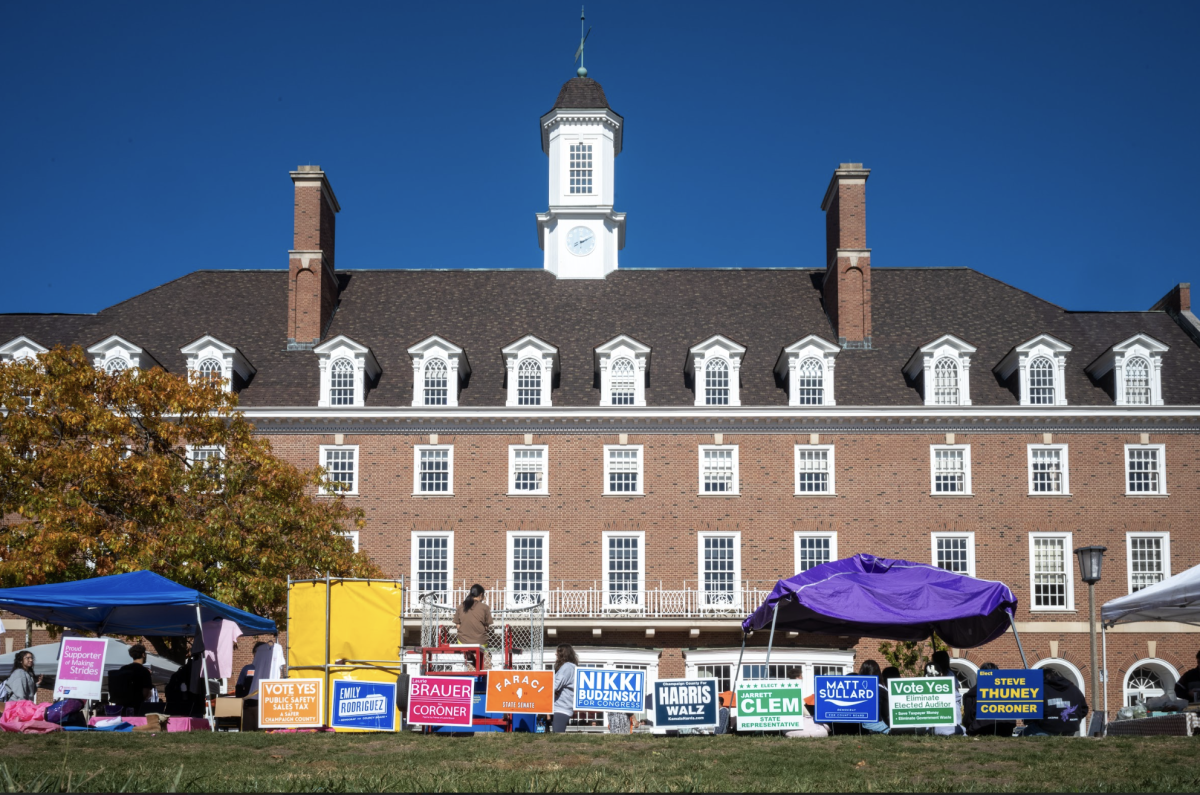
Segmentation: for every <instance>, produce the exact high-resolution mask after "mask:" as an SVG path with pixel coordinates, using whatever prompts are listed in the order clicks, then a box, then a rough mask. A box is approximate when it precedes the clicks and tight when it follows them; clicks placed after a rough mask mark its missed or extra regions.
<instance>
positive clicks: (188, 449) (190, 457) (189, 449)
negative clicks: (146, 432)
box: [121, 444, 358, 494]
mask: <svg viewBox="0 0 1200 795" xmlns="http://www.w3.org/2000/svg"><path fill="white" fill-rule="evenodd" d="M197 450H217V451H218V452H219V453H220V455H219V456H218V460H220V461H225V460H226V455H225V445H223V444H189V445H184V451H185V452H184V455H185V456H186V458H187V465H188V468H189V469H190V468H191V467H193V466H195V465H196V451H197ZM130 453H131V451H130V450H129V448H128V447H126V448H125V449H124V451H123V452H122V454H121V458H129V456H130ZM206 460H207V459H206ZM354 469H355V477H356V478H357V475H358V460H357V457H356V458H355V462H354ZM217 480H218V481H219V483H220V485H219V486H217V487H216V488H214V489H210V490H209V491H210V493H217V494H219V493H220V492H222V491H224V490H225V485H224V484H225V473H224V472H220V473H219V474H218V476H217Z"/></svg>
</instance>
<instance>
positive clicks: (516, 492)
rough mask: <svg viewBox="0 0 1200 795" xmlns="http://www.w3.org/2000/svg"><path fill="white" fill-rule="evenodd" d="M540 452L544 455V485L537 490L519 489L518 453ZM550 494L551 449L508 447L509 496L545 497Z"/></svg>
mask: <svg viewBox="0 0 1200 795" xmlns="http://www.w3.org/2000/svg"><path fill="white" fill-rule="evenodd" d="M518 450H540V451H541V453H542V485H541V488H539V489H537V490H529V489H518V488H517V451H518ZM549 493H550V447H549V446H548V445H544V444H510V445H509V446H508V496H510V497H545V496H546V495H548V494H549Z"/></svg>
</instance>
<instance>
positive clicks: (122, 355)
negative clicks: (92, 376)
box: [87, 334, 148, 372]
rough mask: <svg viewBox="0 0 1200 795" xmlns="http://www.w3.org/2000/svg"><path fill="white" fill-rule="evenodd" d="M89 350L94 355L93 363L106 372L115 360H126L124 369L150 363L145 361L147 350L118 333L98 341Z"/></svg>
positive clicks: (132, 368) (134, 368) (136, 368)
mask: <svg viewBox="0 0 1200 795" xmlns="http://www.w3.org/2000/svg"><path fill="white" fill-rule="evenodd" d="M87 352H88V353H89V354H91V356H92V365H93V366H95V368H96V369H97V370H103V371H104V372H108V368H109V366H110V365H111V364H112V363H113V361H114V360H120V361H121V362H124V364H125V367H124V368H122V369H125V370H140V369H142V367H143V365H144V364H147V363H148V362H143V357H144V356H145V355H146V354H145V351H143V350H142V349H141V348H139V347H138V346H136V345H134V344H133V343H132V342H129V341H128V340H125V339H123V338H121V337H118V336H117V335H116V334H114V335H112V336H111V337H108V338H107V339H105V340H102V341H101V342H98V343H96V344H95V345H93V346H92V347H90V348H88V349H87Z"/></svg>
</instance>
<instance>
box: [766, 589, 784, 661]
mask: <svg viewBox="0 0 1200 795" xmlns="http://www.w3.org/2000/svg"><path fill="white" fill-rule="evenodd" d="M782 601H783V600H782V599H780V600H779V602H776V603H775V612H774V613H773V614H772V615H771V637H769V638H767V663H766V666H765V667H766V669H767V676H766V678H767V679H770V678H771V647H772V646H774V645H775V622H776V621H778V620H779V603H780V602H782Z"/></svg>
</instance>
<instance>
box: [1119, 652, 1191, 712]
mask: <svg viewBox="0 0 1200 795" xmlns="http://www.w3.org/2000/svg"><path fill="white" fill-rule="evenodd" d="M1178 681H1179V672H1178V671H1176V670H1175V666H1173V665H1171V664H1170V663H1169V662H1167V661H1166V660H1157V659H1146V660H1138V661H1137V662H1135V663H1134V664H1133V665H1131V666H1129V670H1127V671H1126V672H1125V682H1124V687H1123V690H1122V692H1123V693H1124V695H1125V698H1124V703H1125V705H1126V706H1129V705H1132V704H1134V703H1136V702H1137V700H1138V696H1139V695H1140V696H1141V697H1142V698H1144V699H1149V698H1157V697H1158V696H1161V695H1165V694H1166V693H1171V694H1174V693H1175V683H1176V682H1178Z"/></svg>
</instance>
